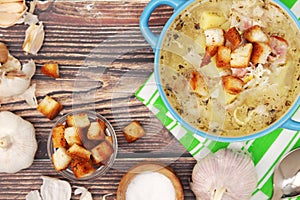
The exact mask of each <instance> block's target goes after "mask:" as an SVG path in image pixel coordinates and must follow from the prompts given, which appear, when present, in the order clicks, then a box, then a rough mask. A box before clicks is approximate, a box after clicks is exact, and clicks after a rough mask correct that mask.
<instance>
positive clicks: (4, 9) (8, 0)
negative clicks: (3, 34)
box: [0, 0, 27, 28]
mask: <svg viewBox="0 0 300 200" xmlns="http://www.w3.org/2000/svg"><path fill="white" fill-rule="evenodd" d="M0 4H1V6H0V27H1V28H7V27H10V26H13V25H15V24H16V23H18V21H19V20H20V19H21V17H22V16H23V15H24V13H25V12H26V9H27V7H26V5H25V0H0Z"/></svg>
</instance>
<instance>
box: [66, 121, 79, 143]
mask: <svg viewBox="0 0 300 200" xmlns="http://www.w3.org/2000/svg"><path fill="white" fill-rule="evenodd" d="M80 131H81V130H80V129H79V128H77V127H72V126H71V127H67V128H66V129H65V139H66V141H67V143H68V144H69V145H70V146H72V145H73V144H78V145H82V141H81V138H80Z"/></svg>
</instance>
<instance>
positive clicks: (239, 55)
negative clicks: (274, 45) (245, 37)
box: [230, 43, 253, 68]
mask: <svg viewBox="0 0 300 200" xmlns="http://www.w3.org/2000/svg"><path fill="white" fill-rule="evenodd" d="M252 48H253V46H252V44H251V43H247V44H244V45H241V46H239V47H238V48H236V49H234V50H233V51H232V52H231V60H230V66H231V67H232V68H245V67H248V65H249V62H250V58H251V53H252Z"/></svg>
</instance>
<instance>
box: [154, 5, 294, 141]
mask: <svg viewBox="0 0 300 200" xmlns="http://www.w3.org/2000/svg"><path fill="white" fill-rule="evenodd" d="M299 37H300V33H299V30H298V29H297V26H296V24H295V22H294V21H293V20H292V19H291V18H290V17H289V16H288V14H287V13H285V12H284V11H283V10H282V9H281V8H279V7H278V6H277V5H275V4H273V3H271V2H269V1H267V0H265V1H262V0H247V1H237V0H210V1H207V0H202V1H200V0H198V1H195V2H193V3H191V4H190V5H189V6H188V7H187V8H186V9H184V10H183V11H182V12H181V14H179V15H178V16H177V18H176V19H175V20H174V21H173V23H172V24H171V25H170V27H169V29H168V31H167V32H166V34H165V37H164V38H163V41H162V45H161V50H160V55H159V74H160V81H161V83H162V87H163V90H164V93H165V95H166V97H167V99H168V101H169V103H170V104H171V105H172V107H173V108H174V109H175V110H176V112H177V113H178V114H179V115H180V116H181V118H182V119H184V120H185V121H186V122H188V123H189V124H190V125H192V126H193V127H194V128H196V129H198V130H201V131H204V132H206V133H209V134H213V135H222V136H225V137H227V136H228V137H238V136H241V135H249V134H252V133H255V132H258V131H261V130H263V129H265V128H267V127H269V126H270V125H272V124H273V123H274V122H276V121H277V120H278V119H280V117H281V116H283V115H284V114H285V113H286V112H287V111H288V109H289V108H290V107H291V106H292V105H293V103H294V102H295V100H296V99H297V97H298V94H299V89H300V87H299V80H300V67H299V66H300V48H299V47H300V41H299Z"/></svg>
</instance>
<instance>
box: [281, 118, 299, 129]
mask: <svg viewBox="0 0 300 200" xmlns="http://www.w3.org/2000/svg"><path fill="white" fill-rule="evenodd" d="M282 128H285V129H289V130H293V131H300V122H298V121H295V120H293V119H288V120H287V121H286V122H285V123H284V124H283V125H282Z"/></svg>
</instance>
